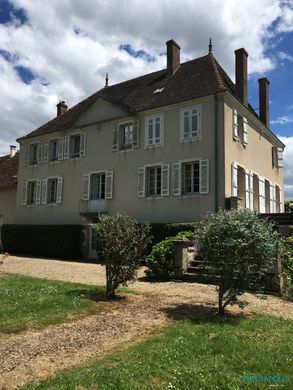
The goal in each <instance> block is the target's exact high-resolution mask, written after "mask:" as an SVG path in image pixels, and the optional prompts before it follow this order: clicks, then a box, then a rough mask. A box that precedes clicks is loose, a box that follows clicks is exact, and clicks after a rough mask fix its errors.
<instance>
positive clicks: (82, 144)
mask: <svg viewBox="0 0 293 390" xmlns="http://www.w3.org/2000/svg"><path fill="white" fill-rule="evenodd" d="M85 155H86V132H85V131H83V132H82V133H80V153H79V156H80V157H85Z"/></svg>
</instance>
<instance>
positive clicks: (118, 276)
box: [94, 213, 150, 298]
mask: <svg viewBox="0 0 293 390" xmlns="http://www.w3.org/2000/svg"><path fill="white" fill-rule="evenodd" d="M94 230H95V232H96V237H97V247H98V248H99V253H100V254H101V255H102V257H103V258H104V260H105V266H106V294H107V296H108V297H109V298H114V297H115V291H116V289H117V288H118V287H119V286H120V285H126V283H127V282H128V281H131V280H133V279H134V278H135V276H136V271H137V269H138V267H139V266H140V262H141V260H142V257H143V253H144V252H145V249H146V247H147V245H148V243H149V241H150V237H149V227H148V225H143V224H141V223H139V222H137V221H136V220H135V219H132V218H130V217H129V216H127V215H125V214H119V213H118V214H117V215H116V216H102V217H101V219H100V222H99V223H98V224H96V225H94Z"/></svg>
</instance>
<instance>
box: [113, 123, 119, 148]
mask: <svg viewBox="0 0 293 390" xmlns="http://www.w3.org/2000/svg"><path fill="white" fill-rule="evenodd" d="M112 150H113V152H116V151H117V150H118V126H117V125H115V126H114V129H113V139H112Z"/></svg>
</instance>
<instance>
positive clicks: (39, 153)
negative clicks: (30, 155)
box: [37, 141, 43, 164]
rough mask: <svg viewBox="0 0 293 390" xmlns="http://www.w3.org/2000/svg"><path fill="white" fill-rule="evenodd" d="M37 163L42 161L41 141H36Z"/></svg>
mask: <svg viewBox="0 0 293 390" xmlns="http://www.w3.org/2000/svg"><path fill="white" fill-rule="evenodd" d="M37 161H38V164H42V162H43V141H40V142H39V143H38V155H37Z"/></svg>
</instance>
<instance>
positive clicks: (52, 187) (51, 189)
mask: <svg viewBox="0 0 293 390" xmlns="http://www.w3.org/2000/svg"><path fill="white" fill-rule="evenodd" d="M47 203H57V178H54V179H48V198H47Z"/></svg>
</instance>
